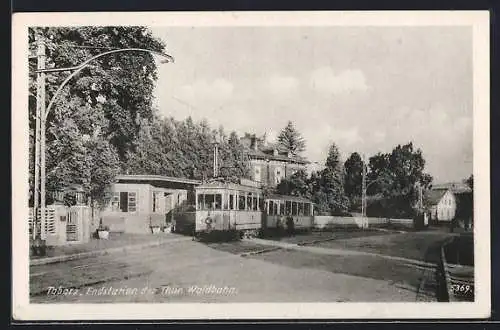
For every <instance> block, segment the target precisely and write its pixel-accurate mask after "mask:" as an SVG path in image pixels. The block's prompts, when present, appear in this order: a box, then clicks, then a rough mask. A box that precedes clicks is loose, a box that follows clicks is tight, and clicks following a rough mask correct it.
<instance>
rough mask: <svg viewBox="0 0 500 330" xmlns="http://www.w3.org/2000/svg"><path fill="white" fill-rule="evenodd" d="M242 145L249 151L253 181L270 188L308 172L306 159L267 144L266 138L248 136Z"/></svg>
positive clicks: (273, 144)
mask: <svg viewBox="0 0 500 330" xmlns="http://www.w3.org/2000/svg"><path fill="white" fill-rule="evenodd" d="M242 143H243V145H244V146H245V147H246V149H247V155H248V158H249V161H250V168H251V175H252V179H253V181H256V182H259V183H260V184H262V185H264V186H268V187H275V186H276V185H278V184H279V183H280V182H281V180H283V179H284V178H288V177H290V176H292V175H293V174H295V173H296V172H297V171H298V170H306V166H307V164H308V163H309V162H308V161H307V160H306V159H305V158H303V157H300V156H296V155H292V154H291V153H290V152H288V151H287V150H284V149H283V148H282V147H281V146H280V145H278V144H276V143H267V142H266V140H265V138H257V137H256V136H255V135H251V136H250V135H248V134H247V135H246V136H245V137H243V138H242Z"/></svg>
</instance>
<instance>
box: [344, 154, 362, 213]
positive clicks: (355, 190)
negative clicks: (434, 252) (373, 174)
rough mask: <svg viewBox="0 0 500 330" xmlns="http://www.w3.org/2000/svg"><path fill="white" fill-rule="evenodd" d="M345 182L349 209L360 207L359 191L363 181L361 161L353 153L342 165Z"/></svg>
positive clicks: (357, 155) (358, 156) (359, 157)
mask: <svg viewBox="0 0 500 330" xmlns="http://www.w3.org/2000/svg"><path fill="white" fill-rule="evenodd" d="M344 169H345V182H344V190H345V193H346V195H347V197H348V198H349V200H350V204H351V207H356V208H357V207H359V206H360V205H361V203H360V201H361V190H362V180H363V160H362V159H361V156H360V155H359V154H358V153H357V152H354V153H352V154H351V155H350V156H349V158H348V159H347V160H346V161H345V163H344Z"/></svg>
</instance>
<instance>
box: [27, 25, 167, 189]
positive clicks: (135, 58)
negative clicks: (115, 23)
mask: <svg viewBox="0 0 500 330" xmlns="http://www.w3.org/2000/svg"><path fill="white" fill-rule="evenodd" d="M37 33H40V34H41V35H43V36H44V39H45V44H46V67H47V68H51V67H57V68H60V67H70V66H75V65H79V64H81V63H82V62H84V61H85V60H87V59H89V58H91V57H93V56H95V55H97V54H99V53H102V52H104V51H106V50H110V49H116V48H145V49H151V50H154V51H163V50H164V47H165V45H164V44H163V43H162V42H161V41H160V40H158V39H155V38H154V37H153V36H152V34H151V32H149V31H148V30H147V29H146V28H144V27H78V28H60V27H57V28H36V29H34V28H30V29H29V49H30V51H31V52H32V53H34V52H35V49H36V47H37V44H36V40H35V35H36V34H37ZM36 64H37V63H36V61H30V75H29V78H30V80H29V114H30V129H31V131H33V129H34V121H35V117H34V114H35V108H36V74H35V69H36ZM91 64H92V65H91V66H88V67H86V68H85V69H83V70H82V71H81V72H80V73H79V74H78V75H77V76H76V77H74V78H73V80H71V81H70V83H69V84H68V85H66V87H64V89H63V91H62V93H61V94H60V95H59V97H58V99H57V100H56V102H55V103H54V106H53V108H52V111H51V112H50V113H48V117H47V135H46V141H47V179H48V181H47V186H48V187H53V188H56V187H57V188H58V189H59V188H60V189H64V188H65V187H64V185H70V184H79V183H82V184H83V186H84V187H86V188H87V189H94V188H91V186H95V185H96V184H98V185H101V183H98V182H97V181H95V180H98V181H99V182H101V181H103V182H104V181H109V180H108V179H109V178H108V179H106V180H102V179H103V178H102V177H101V176H102V175H104V173H107V174H106V175H108V176H109V175H111V173H114V172H115V170H116V169H115V166H116V164H117V163H116V162H115V160H116V159H115V157H117V159H118V161H119V163H118V164H125V163H126V160H127V159H126V158H127V155H129V154H130V153H129V152H130V150H131V149H133V148H134V141H135V139H136V137H137V136H138V133H139V130H140V120H137V119H140V118H149V119H150V118H152V116H153V114H154V110H153V108H152V106H151V105H152V92H153V88H154V81H155V80H156V74H157V71H156V65H155V62H154V59H153V57H152V56H151V54H149V53H139V52H137V53H132V52H131V53H118V54H114V55H108V56H103V57H101V58H99V59H97V60H95V61H93V62H92V63H91ZM67 76H68V73H67V72H56V73H47V74H46V82H47V84H46V97H47V99H46V100H47V103H48V102H49V100H51V98H52V96H53V95H54V93H55V91H56V89H57V88H58V87H59V86H60V84H61V82H62V81H63V80H64V79H65V78H66V77H67ZM94 114H96V116H97V117H98V118H97V117H96V116H94ZM96 119H97V120H96ZM94 132H98V133H97V134H96V135H95V136H94ZM32 135H33V136H34V134H32ZM84 136H90V137H92V138H91V139H89V140H87V141H82V138H83V137H84ZM30 142H31V144H34V139H31V141H30ZM64 143H66V145H64ZM92 143H95V146H99V148H98V150H101V151H105V152H104V153H103V154H101V155H99V156H100V157H107V158H109V159H107V160H106V161H104V162H102V164H101V165H102V166H104V168H100V169H99V170H102V171H101V174H99V176H98V177H100V178H101V179H97V177H93V176H92V174H91V173H90V172H89V171H91V170H89V167H90V165H91V162H92V160H90V157H91V155H90V153H89V152H90V151H92V150H90V149H89V148H91V146H92ZM31 161H32V162H33V158H32V159H31ZM86 163H87V164H86ZM93 180H94V181H93ZM98 190H100V188H99V189H98ZM94 193H97V192H96V191H94Z"/></svg>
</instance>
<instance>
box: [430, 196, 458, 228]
mask: <svg viewBox="0 0 500 330" xmlns="http://www.w3.org/2000/svg"><path fill="white" fill-rule="evenodd" d="M426 203H427V207H428V213H429V219H430V221H431V222H434V223H439V222H451V221H452V220H453V219H454V218H455V215H456V211H457V199H456V196H455V194H454V193H453V192H452V191H451V189H432V190H430V191H429V192H428V193H427V196H426Z"/></svg>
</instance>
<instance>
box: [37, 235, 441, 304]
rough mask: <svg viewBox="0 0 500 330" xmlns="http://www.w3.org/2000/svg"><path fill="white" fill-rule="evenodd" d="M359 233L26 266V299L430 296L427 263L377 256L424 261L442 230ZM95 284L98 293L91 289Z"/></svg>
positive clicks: (171, 247) (179, 245)
mask: <svg viewBox="0 0 500 330" xmlns="http://www.w3.org/2000/svg"><path fill="white" fill-rule="evenodd" d="M353 233H354V234H353ZM362 233H364V234H365V235H364V236H362V237H360V236H359V235H361V233H359V232H347V233H339V232H336V233H319V234H317V233H312V234H311V235H310V236H304V235H297V236H295V237H292V238H286V239H285V241H286V240H287V239H290V240H291V242H290V243H292V242H293V239H299V240H298V241H297V242H304V241H307V242H311V241H314V240H318V239H323V238H324V239H329V238H333V240H330V241H327V242H323V243H317V244H312V245H311V246H319V247H323V248H326V250H328V247H332V248H340V249H345V252H346V254H341V255H329V254H320V253H315V252H314V251H315V250H314V249H309V250H307V247H308V246H309V245H306V246H305V247H304V251H301V250H300V249H299V250H298V251H297V250H293V251H292V250H285V249H278V250H274V251H268V252H265V253H262V254H256V255H247V256H245V257H242V256H241V254H244V253H247V252H251V251H259V250H263V249H269V247H268V246H263V245H259V244H256V243H255V242H252V241H239V242H226V243H201V242H195V241H191V240H188V241H182V242H175V243H174V242H173V243H172V244H168V245H166V246H162V247H154V248H148V249H144V250H138V251H131V252H128V253H116V254H113V255H104V256H99V257H93V258H86V259H82V260H74V261H69V262H64V263H60V264H51V265H41V266H32V267H30V291H31V293H32V297H31V302H32V303H41V302H52V303H55V302H59V303H60V302H90V303H96V302H108V303H109V302H170V301H173V302H339V301H358V302H378V301H435V300H436V298H435V297H434V296H433V295H434V292H433V290H435V283H433V274H434V269H433V268H432V265H431V267H430V268H427V269H426V268H425V267H424V268H422V267H420V266H415V265H409V264H408V263H407V262H405V261H404V260H399V259H390V258H387V257H385V256H387V255H388V256H396V257H398V256H400V257H404V258H410V259H416V260H425V261H427V262H428V263H429V264H432V263H433V260H435V258H436V251H438V250H439V244H440V242H441V240H443V239H444V238H445V236H446V235H437V234H428V233H427V234H422V233H408V234H393V233H387V232H385V233H384V232H377V233H373V235H369V236H366V234H368V233H367V232H362ZM370 234H371V233H370ZM353 235H354V236H358V237H353ZM346 237H350V238H346ZM324 250H325V249H324ZM351 250H353V251H361V252H370V253H379V254H381V255H378V256H377V255H359V254H357V255H356V254H354V255H353V254H350V253H349V251H351ZM50 286H52V287H54V288H55V289H57V288H59V287H61V288H79V290H78V292H77V294H74V293H75V291H74V290H73V294H71V295H64V294H57V292H56V291H57V290H52V291H51V292H52V293H55V294H47V288H48V287H50ZM109 287H112V288H114V289H120V288H129V289H130V288H132V289H134V288H135V289H136V291H137V290H142V289H144V288H145V289H146V291H145V292H144V293H137V292H136V293H135V294H118V295H113V294H111V293H106V292H104V294H102V293H103V292H102V291H103V290H104V289H105V288H109ZM99 289H101V294H98V292H99ZM207 290H208V291H207ZM210 290H212V291H213V292H212V291H210ZM214 290H215V291H214ZM217 290H219V292H217ZM220 290H226V291H224V292H221V291H220ZM61 291H62V290H61ZM122 291H123V290H122ZM200 292H201V293H200Z"/></svg>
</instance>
